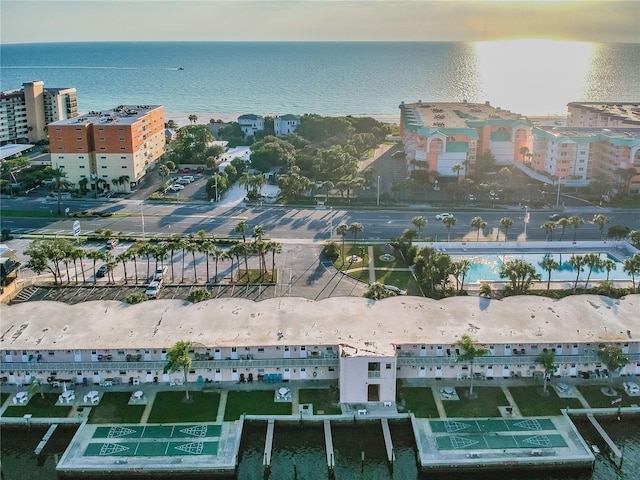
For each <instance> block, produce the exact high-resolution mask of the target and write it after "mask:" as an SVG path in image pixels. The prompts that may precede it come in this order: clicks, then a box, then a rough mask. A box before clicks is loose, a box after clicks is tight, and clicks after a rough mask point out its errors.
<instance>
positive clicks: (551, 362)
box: [536, 348, 556, 395]
mask: <svg viewBox="0 0 640 480" xmlns="http://www.w3.org/2000/svg"><path fill="white" fill-rule="evenodd" d="M555 361H556V354H555V353H554V352H553V350H547V349H546V348H545V349H544V351H543V352H542V353H541V354H540V356H539V357H538V358H537V359H536V363H539V364H540V365H542V368H543V369H544V375H543V376H542V378H543V382H544V383H543V385H544V386H543V387H542V393H543V394H544V395H546V394H547V375H550V374H552V373H553V372H555V371H556V366H555Z"/></svg>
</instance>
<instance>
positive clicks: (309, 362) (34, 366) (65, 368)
mask: <svg viewBox="0 0 640 480" xmlns="http://www.w3.org/2000/svg"><path fill="white" fill-rule="evenodd" d="M338 363H339V360H338V359H337V358H269V359H260V360H194V361H193V362H192V363H191V368H193V369H196V370H197V369H204V368H208V369H214V368H220V369H223V368H278V367H280V368H281V367H294V368H295V367H298V368H299V367H334V368H336V367H338ZM166 365H167V362H166V361H159V360H148V361H139V362H138V361H136V362H118V361H115V362H101V361H95V362H1V363H0V370H2V371H3V372H40V371H43V372H73V371H77V372H88V371H93V372H104V371H107V370H109V371H111V370H118V371H125V370H126V371H130V370H162V369H164V367H165V366H166Z"/></svg>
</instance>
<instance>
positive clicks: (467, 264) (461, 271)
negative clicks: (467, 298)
mask: <svg viewBox="0 0 640 480" xmlns="http://www.w3.org/2000/svg"><path fill="white" fill-rule="evenodd" d="M451 266H452V267H453V270H452V275H453V276H454V277H455V278H456V288H457V290H458V291H462V290H463V289H464V279H465V277H466V276H467V273H469V269H470V268H471V261H470V260H469V259H468V258H463V259H461V260H458V261H455V262H453V263H452V264H451Z"/></svg>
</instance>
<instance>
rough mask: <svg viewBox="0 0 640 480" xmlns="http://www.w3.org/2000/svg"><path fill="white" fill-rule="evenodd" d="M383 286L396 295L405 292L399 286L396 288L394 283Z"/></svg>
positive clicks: (405, 292) (404, 293)
mask: <svg viewBox="0 0 640 480" xmlns="http://www.w3.org/2000/svg"><path fill="white" fill-rule="evenodd" d="M384 288H386V289H387V290H389V291H390V292H393V293H395V294H396V295H406V294H407V291H406V290H402V289H401V288H398V287H396V286H395V285H385V286H384Z"/></svg>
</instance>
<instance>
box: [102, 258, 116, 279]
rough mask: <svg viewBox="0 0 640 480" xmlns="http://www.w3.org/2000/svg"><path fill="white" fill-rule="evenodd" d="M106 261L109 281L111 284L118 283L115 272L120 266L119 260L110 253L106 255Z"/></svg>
mask: <svg viewBox="0 0 640 480" xmlns="http://www.w3.org/2000/svg"><path fill="white" fill-rule="evenodd" d="M104 260H105V263H106V265H107V280H108V281H109V283H116V279H115V277H114V276H113V270H114V269H115V268H116V267H117V266H118V262H117V260H116V259H115V258H114V257H113V254H112V253H111V252H110V251H106V252H105V253H104Z"/></svg>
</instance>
